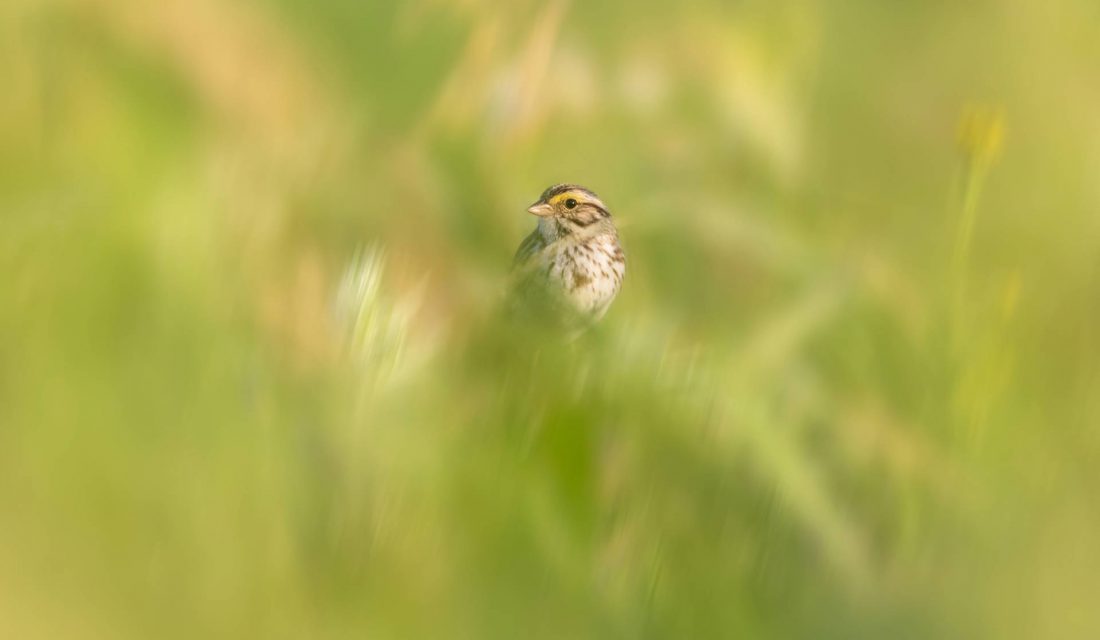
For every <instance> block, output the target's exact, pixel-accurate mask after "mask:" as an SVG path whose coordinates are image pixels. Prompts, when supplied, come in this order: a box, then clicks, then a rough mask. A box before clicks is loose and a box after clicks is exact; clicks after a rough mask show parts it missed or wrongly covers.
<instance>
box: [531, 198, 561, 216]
mask: <svg viewBox="0 0 1100 640" xmlns="http://www.w3.org/2000/svg"><path fill="white" fill-rule="evenodd" d="M553 212H554V207H551V206H550V205H549V204H547V203H545V202H543V201H541V200H539V201H538V202H536V203H535V204H533V205H531V206H529V207H527V213H533V214H535V215H536V216H539V217H540V218H545V217H546V216H548V215H550V214H551V213H553Z"/></svg>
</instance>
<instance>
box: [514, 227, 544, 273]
mask: <svg viewBox="0 0 1100 640" xmlns="http://www.w3.org/2000/svg"><path fill="white" fill-rule="evenodd" d="M544 248H546V241H545V240H543V238H542V234H541V233H539V230H538V229H535V230H534V231H532V232H531V235H529V236H527V237H526V238H524V239H523V242H521V243H520V245H519V249H516V255H515V257H514V258H512V270H513V271H516V270H519V269H521V268H522V267H523V265H525V264H527V262H528V261H529V260H530V259H531V258H532V257H534V256H535V255H537V254H538V252H540V251H542V250H543V249H544Z"/></svg>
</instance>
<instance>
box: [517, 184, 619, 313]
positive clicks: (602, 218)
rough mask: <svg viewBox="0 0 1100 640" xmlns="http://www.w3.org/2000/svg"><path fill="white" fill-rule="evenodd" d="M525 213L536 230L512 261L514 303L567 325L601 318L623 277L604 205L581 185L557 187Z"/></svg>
mask: <svg viewBox="0 0 1100 640" xmlns="http://www.w3.org/2000/svg"><path fill="white" fill-rule="evenodd" d="M527 211H528V212H529V213H533V214H534V215H536V216H538V226H537V227H536V228H535V230H534V231H532V232H531V235H529V236H527V238H525V239H524V240H523V243H522V244H520V246H519V249H518V250H517V251H516V256H515V258H514V260H513V261H512V271H513V274H514V277H515V280H514V285H513V298H514V300H515V302H518V303H519V304H522V305H524V306H525V307H527V308H528V310H530V309H531V308H535V309H537V310H538V312H546V313H551V314H554V315H556V316H557V317H556V318H554V320H558V321H563V322H564V323H566V324H568V325H572V326H576V325H581V326H584V325H588V324H591V323H593V322H595V321H597V320H599V319H600V318H602V317H603V315H604V314H605V313H607V308H608V306H609V305H610V304H611V301H612V300H614V299H615V295H616V294H617V293H619V289H620V288H621V287H622V284H623V275H624V274H625V273H626V258H625V257H624V256H623V249H622V246H621V245H620V244H619V232H618V231H617V230H616V229H615V223H613V222H612V221H611V213H610V212H608V210H607V205H605V204H604V203H603V201H602V200H600V198H599V197H598V196H597V195H596V194H595V193H593V192H591V191H589V190H588V189H585V188H584V187H581V186H578V185H575V184H558V185H554V186H552V187H550V188H549V189H547V190H546V191H544V192H543V193H542V196H541V197H539V199H538V201H537V202H535V203H534V204H533V205H531V206H530V207H528V209H527Z"/></svg>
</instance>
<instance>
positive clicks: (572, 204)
mask: <svg viewBox="0 0 1100 640" xmlns="http://www.w3.org/2000/svg"><path fill="white" fill-rule="evenodd" d="M575 206H577V201H576V200H574V199H573V198H570V199H568V200H566V201H565V208H566V209H572V208H573V207H575Z"/></svg>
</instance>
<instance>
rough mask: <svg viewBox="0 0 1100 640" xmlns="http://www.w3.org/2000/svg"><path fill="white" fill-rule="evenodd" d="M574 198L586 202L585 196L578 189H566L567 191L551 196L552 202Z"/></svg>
mask: <svg viewBox="0 0 1100 640" xmlns="http://www.w3.org/2000/svg"><path fill="white" fill-rule="evenodd" d="M569 198H573V199H574V200H576V201H577V202H585V201H586V200H585V197H584V196H583V195H582V194H580V193H578V192H576V191H566V192H565V193H559V194H558V195H556V196H554V197H553V198H550V204H558V203H559V202H562V201H565V200H568V199H569Z"/></svg>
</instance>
